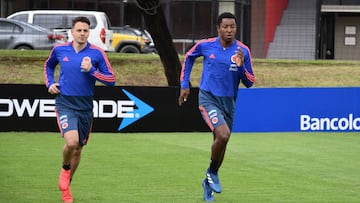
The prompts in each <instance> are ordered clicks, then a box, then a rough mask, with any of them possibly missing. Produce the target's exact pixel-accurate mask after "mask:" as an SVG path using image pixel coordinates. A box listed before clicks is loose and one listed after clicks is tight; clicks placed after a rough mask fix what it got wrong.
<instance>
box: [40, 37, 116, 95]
mask: <svg viewBox="0 0 360 203" xmlns="http://www.w3.org/2000/svg"><path fill="white" fill-rule="evenodd" d="M84 57H89V58H90V60H91V64H92V68H91V70H90V71H89V72H82V71H81V68H80V66H81V62H82V60H83V58H84ZM58 64H60V76H59V81H58V83H59V84H60V87H59V89H60V92H61V94H62V95H66V96H93V94H94V88H95V82H96V80H98V81H100V82H101V83H103V84H105V85H111V86H114V85H115V82H116V77H115V74H114V72H113V70H112V67H111V65H110V63H109V60H108V58H107V57H106V55H105V52H104V51H103V50H102V49H101V48H99V47H97V46H94V45H92V44H90V43H87V46H86V47H85V48H84V49H82V50H81V51H79V52H78V53H76V51H75V50H74V48H73V46H72V42H68V43H65V44H61V45H57V46H55V47H54V48H53V49H52V51H51V53H50V56H49V58H48V59H47V60H46V62H45V64H44V76H45V83H46V87H47V88H49V87H50V86H51V85H52V84H54V83H55V82H56V81H55V78H54V73H55V68H56V66H57V65H58Z"/></svg>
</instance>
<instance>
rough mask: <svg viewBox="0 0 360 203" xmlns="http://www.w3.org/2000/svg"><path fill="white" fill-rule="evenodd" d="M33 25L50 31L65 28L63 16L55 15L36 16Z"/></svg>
mask: <svg viewBox="0 0 360 203" xmlns="http://www.w3.org/2000/svg"><path fill="white" fill-rule="evenodd" d="M33 24H35V25H39V26H41V27H45V28H48V29H51V30H53V29H60V28H65V27H64V22H63V16H62V15H54V14H35V15H34V19H33Z"/></svg>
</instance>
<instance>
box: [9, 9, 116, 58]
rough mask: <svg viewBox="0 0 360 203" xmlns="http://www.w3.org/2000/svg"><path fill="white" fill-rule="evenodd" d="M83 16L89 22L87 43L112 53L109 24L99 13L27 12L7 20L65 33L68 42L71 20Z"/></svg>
mask: <svg viewBox="0 0 360 203" xmlns="http://www.w3.org/2000/svg"><path fill="white" fill-rule="evenodd" d="M77 16H85V17H87V18H89V20H90V34H89V39H88V40H89V42H90V43H92V44H94V45H96V46H98V47H100V48H102V49H103V50H104V51H114V49H113V48H112V46H111V44H112V34H113V31H112V30H110V27H111V24H110V20H109V18H108V16H107V15H106V14H105V13H104V12H100V11H81V10H29V11H20V12H16V13H13V14H11V15H9V16H8V17H7V18H9V19H16V20H21V21H24V22H28V23H31V24H35V25H39V26H41V27H44V28H48V29H50V30H52V31H54V32H59V33H66V35H67V37H68V40H70V41H71V40H72V35H71V33H70V30H71V26H72V19H73V18H75V17H77Z"/></svg>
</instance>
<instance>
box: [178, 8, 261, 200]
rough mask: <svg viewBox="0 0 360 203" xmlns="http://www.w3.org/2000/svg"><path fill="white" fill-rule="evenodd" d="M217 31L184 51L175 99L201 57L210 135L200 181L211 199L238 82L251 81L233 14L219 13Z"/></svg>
mask: <svg viewBox="0 0 360 203" xmlns="http://www.w3.org/2000/svg"><path fill="white" fill-rule="evenodd" d="M217 31H218V36H217V37H212V38H207V39H203V40H200V41H199V42H197V43H196V44H195V45H194V46H193V47H192V48H191V49H190V50H189V51H188V52H187V53H186V56H185V58H184V62H183V67H182V72H181V76H180V81H181V89H180V96H179V99H178V103H179V106H181V105H183V104H184V103H185V102H186V101H187V99H188V96H189V94H190V73H191V70H192V67H193V65H194V62H195V59H196V58H198V57H203V71H202V76H201V81H200V86H199V110H200V112H201V115H202V117H203V119H204V121H205V122H206V123H207V125H208V126H209V128H210V130H211V131H212V135H213V143H212V146H211V156H210V164H209V167H208V168H207V170H206V173H205V179H204V180H203V182H202V187H203V189H204V195H203V199H204V201H213V200H214V192H215V193H221V191H222V187H221V184H220V179H219V176H218V171H219V169H220V167H221V165H222V162H223V160H224V156H225V151H226V146H227V143H228V141H229V139H230V134H231V130H232V125H233V116H234V112H235V103H236V97H237V93H238V88H239V85H240V83H242V84H243V85H244V86H245V87H251V86H252V85H253V83H254V81H255V75H254V73H253V69H252V61H251V55H250V50H249V48H248V47H247V46H246V45H244V44H243V43H241V42H240V41H238V40H236V39H235V34H236V31H237V22H236V18H235V16H234V15H233V14H231V13H228V12H225V13H222V14H221V15H219V17H218V21H217ZM241 99H242V100H244V99H246V98H241Z"/></svg>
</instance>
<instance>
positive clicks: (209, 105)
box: [199, 90, 235, 131]
mask: <svg viewBox="0 0 360 203" xmlns="http://www.w3.org/2000/svg"><path fill="white" fill-rule="evenodd" d="M234 109H235V99H234V98H233V97H218V96H214V95H213V94H211V93H210V92H207V91H204V90H199V110H200V112H201V115H202V117H203V119H204V121H205V122H206V124H207V125H208V126H209V127H210V129H211V131H214V130H215V128H217V127H218V126H220V125H223V124H226V125H227V126H228V127H229V129H230V131H231V129H232V125H233V120H234Z"/></svg>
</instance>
